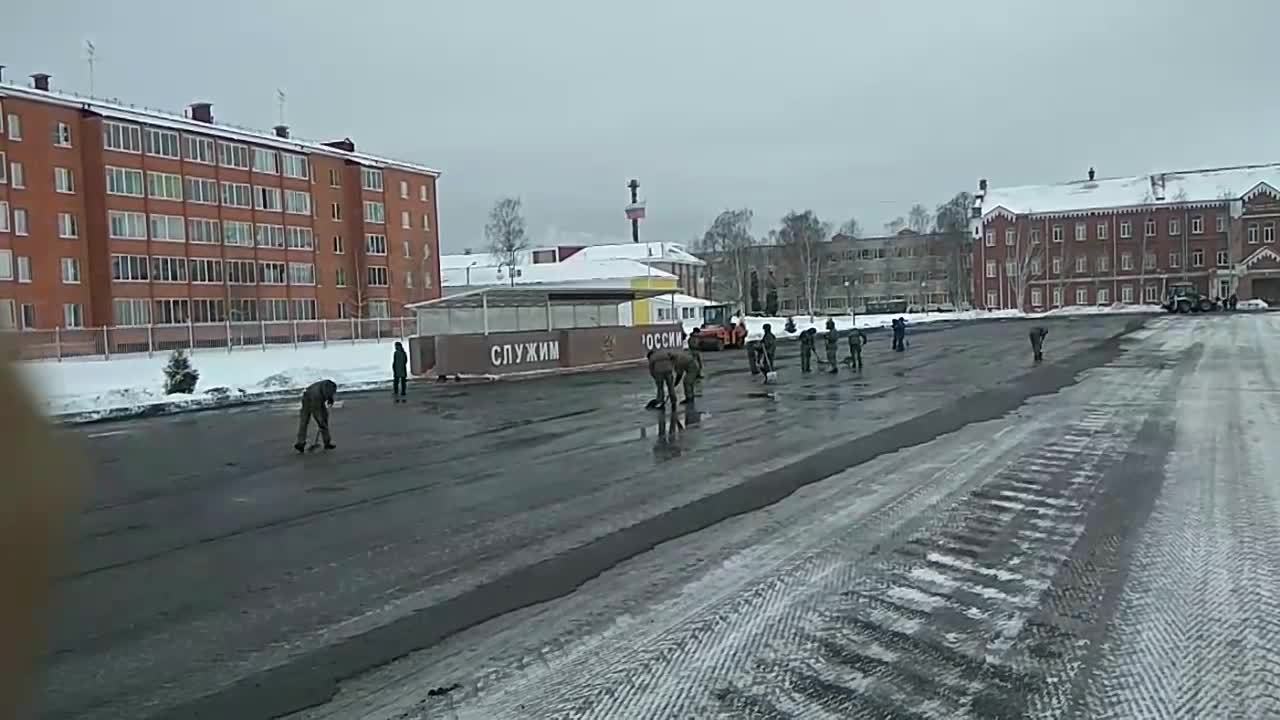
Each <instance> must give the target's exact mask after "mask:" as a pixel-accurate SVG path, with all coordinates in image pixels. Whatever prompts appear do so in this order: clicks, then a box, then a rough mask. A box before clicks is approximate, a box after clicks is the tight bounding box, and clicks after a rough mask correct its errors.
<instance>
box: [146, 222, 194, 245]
mask: <svg viewBox="0 0 1280 720" xmlns="http://www.w3.org/2000/svg"><path fill="white" fill-rule="evenodd" d="M151 239H152V240H164V241H167V242H186V240H187V225H186V222H185V221H184V220H183V219H182V216H181V215H152V216H151Z"/></svg>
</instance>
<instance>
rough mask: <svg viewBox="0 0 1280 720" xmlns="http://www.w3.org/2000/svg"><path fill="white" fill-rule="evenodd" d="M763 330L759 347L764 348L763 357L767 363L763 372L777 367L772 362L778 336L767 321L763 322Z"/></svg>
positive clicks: (776, 349)
mask: <svg viewBox="0 0 1280 720" xmlns="http://www.w3.org/2000/svg"><path fill="white" fill-rule="evenodd" d="M763 330H764V337H762V338H760V348H761V349H762V350H764V359H765V360H766V361H767V362H768V365H769V367H768V368H767V369H766V370H765V372H771V371H774V370H777V369H778V368H777V367H776V366H775V365H774V364H773V358H774V355H775V354H776V353H777V352H778V337H777V336H776V335H774V334H773V327H772V326H771V325H769V323H765V324H764V328H763Z"/></svg>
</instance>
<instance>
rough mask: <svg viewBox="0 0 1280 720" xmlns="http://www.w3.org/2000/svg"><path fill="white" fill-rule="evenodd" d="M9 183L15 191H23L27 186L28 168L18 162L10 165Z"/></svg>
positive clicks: (15, 161)
mask: <svg viewBox="0 0 1280 720" xmlns="http://www.w3.org/2000/svg"><path fill="white" fill-rule="evenodd" d="M9 183H10V184H11V185H13V187H14V189H15V190H21V189H23V188H25V187H26V186H27V173H26V168H24V167H23V166H22V163H20V162H18V161H17V160H14V161H13V162H11V163H9Z"/></svg>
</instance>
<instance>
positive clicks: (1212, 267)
mask: <svg viewBox="0 0 1280 720" xmlns="http://www.w3.org/2000/svg"><path fill="white" fill-rule="evenodd" d="M1278 223H1280V164H1272V165H1248V166H1240V167H1224V168H1213V169H1205V170H1187V171H1178V172H1166V173H1158V174H1153V175H1138V176H1135V177H1118V178H1096V177H1095V174H1094V171H1093V170H1090V171H1089V173H1088V177H1087V178H1086V179H1083V180H1078V181H1074V182H1068V183H1062V184H1058V185H1031V186H1022V187H1009V188H991V189H988V187H987V181H986V180H982V181H981V182H980V183H979V187H978V193H977V195H976V196H975V199H974V208H973V221H972V226H973V232H974V243H973V285H974V290H975V291H976V292H975V295H974V298H975V301H976V304H977V306H978V307H985V308H988V309H997V308H1021V309H1023V310H1027V311H1032V310H1045V309H1050V308H1054V307H1060V306H1063V305H1107V304H1111V303H1116V302H1123V303H1156V302H1160V301H1161V300H1163V298H1164V296H1165V293H1166V289H1167V287H1168V286H1169V285H1170V284H1171V283H1176V282H1190V283H1193V284H1195V286H1196V287H1198V288H1199V289H1200V290H1201V291H1202V292H1207V293H1209V294H1210V295H1212V296H1215V297H1226V296H1228V295H1230V294H1231V293H1236V294H1237V295H1238V296H1239V297H1240V299H1242V300H1243V299H1249V298H1255V297H1256V298H1262V299H1264V300H1266V301H1267V302H1269V303H1274V302H1280V249H1278V248H1277V247H1276V225H1277V224H1278Z"/></svg>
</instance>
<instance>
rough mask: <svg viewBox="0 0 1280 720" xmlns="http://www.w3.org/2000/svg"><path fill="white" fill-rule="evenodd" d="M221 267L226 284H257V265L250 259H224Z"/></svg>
mask: <svg viewBox="0 0 1280 720" xmlns="http://www.w3.org/2000/svg"><path fill="white" fill-rule="evenodd" d="M222 267H223V273H224V274H225V275H226V277H227V284H228V285H256V284H258V271H257V266H256V265H254V264H253V261H252V260H224V261H223V262H222Z"/></svg>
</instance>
